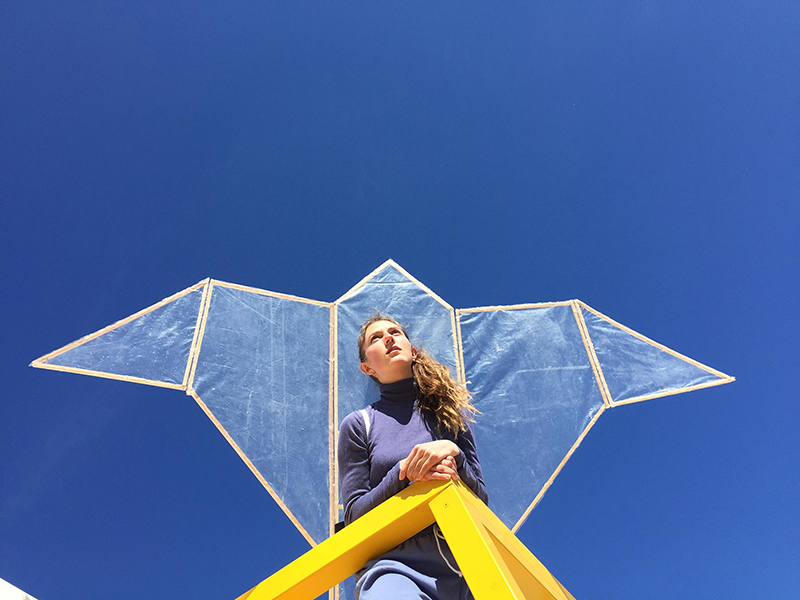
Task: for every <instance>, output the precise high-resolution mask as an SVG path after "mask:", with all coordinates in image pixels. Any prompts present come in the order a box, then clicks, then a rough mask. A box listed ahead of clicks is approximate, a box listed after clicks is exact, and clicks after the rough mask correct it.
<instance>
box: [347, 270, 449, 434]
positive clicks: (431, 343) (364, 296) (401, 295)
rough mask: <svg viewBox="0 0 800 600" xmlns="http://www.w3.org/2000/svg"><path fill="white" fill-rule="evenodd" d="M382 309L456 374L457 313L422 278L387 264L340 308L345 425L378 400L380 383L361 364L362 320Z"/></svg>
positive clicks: (417, 342) (413, 341)
mask: <svg viewBox="0 0 800 600" xmlns="http://www.w3.org/2000/svg"><path fill="white" fill-rule="evenodd" d="M377 310H380V311H381V312H382V313H384V314H387V315H389V316H391V317H394V318H395V319H397V320H398V321H399V322H400V323H401V324H403V325H404V326H405V329H406V332H407V333H408V335H409V337H410V338H411V341H412V343H413V344H414V345H416V346H417V347H419V348H424V349H425V350H426V351H427V352H428V353H429V354H431V355H432V356H433V357H434V358H436V360H438V361H439V362H441V363H442V364H443V365H446V366H447V367H449V368H450V371H451V373H452V374H453V377H456V352H455V344H454V341H453V319H452V312H451V310H450V309H448V308H447V307H445V306H443V305H442V304H441V303H440V302H438V301H437V300H436V299H435V298H434V297H433V296H431V295H430V294H429V293H428V292H426V291H425V290H424V289H423V288H422V287H420V286H419V285H418V284H417V283H416V282H414V281H411V280H410V279H408V278H407V277H406V276H405V275H404V274H403V273H402V272H400V271H399V270H397V269H396V268H394V267H393V266H391V265H387V266H386V267H384V268H383V269H381V270H380V271H379V272H378V273H376V274H375V275H374V276H373V277H372V278H371V279H370V280H369V281H368V282H366V283H365V284H364V285H362V286H361V287H360V288H359V289H358V290H357V291H356V292H355V293H354V294H352V295H351V296H349V297H347V298H346V299H345V300H343V301H342V302H341V303H339V304H338V307H337V338H338V352H339V354H338V371H339V373H338V375H339V390H338V392H339V423H341V421H342V419H344V418H345V417H346V416H347V415H348V414H349V413H350V412H352V411H354V410H359V409H361V408H364V407H365V406H366V405H367V404H370V403H372V402H374V401H375V400H377V399H378V386H377V385H376V384H375V383H374V382H373V381H372V380H371V379H370V378H369V377H367V376H366V375H364V374H363V373H362V372H361V371H360V370H359V368H358V365H359V358H358V347H357V345H356V340H357V339H358V332H359V330H360V328H361V324H362V323H363V322H364V321H366V320H367V319H368V318H369V317H371V316H372V315H374V314H375V312H376V311H377Z"/></svg>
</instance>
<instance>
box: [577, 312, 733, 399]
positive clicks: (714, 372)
mask: <svg viewBox="0 0 800 600" xmlns="http://www.w3.org/2000/svg"><path fill="white" fill-rule="evenodd" d="M576 302H577V303H578V304H580V305H581V307H583V308H585V309H586V310H588V311H589V312H591V313H594V314H595V315H596V316H598V317H600V318H601V319H603V320H604V321H606V322H608V323H611V324H612V325H613V326H614V327H617V328H618V329H621V330H622V331H624V332H626V333H629V334H630V335H632V336H634V337H635V338H638V339H639V340H641V341H643V342H646V343H648V344H650V345H652V346H655V347H656V348H658V349H659V350H662V351H663V352H666V353H667V354H671V355H672V356H674V357H675V358H679V359H681V360H683V361H685V362H687V363H689V364H691V365H694V366H695V367H697V368H699V369H702V370H704V371H706V372H707V373H711V374H712V375H716V376H717V377H719V378H720V379H724V380H725V381H722V382H720V383H730V382H731V381H733V380H734V378H733V377H731V376H730V375H727V374H725V373H723V372H722V371H717V370H716V369H714V368H712V367H709V366H708V365H704V364H703V363H701V362H699V361H696V360H694V359H693V358H689V357H688V356H686V355H685V354H681V353H680V352H677V351H675V350H673V349H672V348H668V347H667V346H665V345H664V344H659V343H658V342H656V341H655V340H651V339H650V338H649V337H647V336H645V335H642V334H641V333H639V332H638V331H634V330H633V329H631V328H630V327H626V326H625V325H623V324H622V323H619V322H617V321H615V320H614V319H612V318H611V317H609V316H606V315H604V314H603V313H601V312H600V311H598V310H595V309H593V308H592V307H591V306H589V305H588V304H586V303H585V302H583V301H581V300H576ZM691 389H695V388H694V387H692V388H691ZM674 393H680V392H674ZM659 395H669V394H659ZM653 397H654V398H657V397H658V396H653ZM623 402H627V401H623ZM617 404H620V403H617Z"/></svg>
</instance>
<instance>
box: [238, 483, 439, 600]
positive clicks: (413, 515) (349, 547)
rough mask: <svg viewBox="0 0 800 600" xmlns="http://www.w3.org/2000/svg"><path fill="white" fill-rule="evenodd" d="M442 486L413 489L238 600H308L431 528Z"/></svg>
mask: <svg viewBox="0 0 800 600" xmlns="http://www.w3.org/2000/svg"><path fill="white" fill-rule="evenodd" d="M446 487H447V485H442V483H441V482H427V483H415V484H414V485H411V486H409V487H407V488H406V489H404V490H403V491H402V492H400V493H399V494H397V495H395V496H392V497H391V498H389V499H388V500H387V501H386V502H384V503H383V504H381V505H379V506H377V507H375V508H374V509H373V510H371V511H370V512H369V513H367V514H366V515H364V516H363V517H361V518H360V519H357V520H356V521H354V522H353V523H351V524H350V525H348V526H347V527H345V528H344V529H343V530H342V531H340V532H339V533H337V534H335V535H333V536H331V537H329V538H328V539H327V540H325V541H324V542H322V543H321V544H319V545H317V546H315V547H314V548H312V549H311V550H309V551H308V552H306V553H305V554H303V555H302V556H301V557H299V558H298V559H297V560H295V561H294V562H292V563H289V564H288V565H287V566H285V567H284V568H283V569H281V570H280V571H278V572H277V573H275V574H274V575H272V576H271V577H269V578H268V579H265V580H264V581H262V582H261V583H260V584H258V585H257V586H256V587H254V588H253V589H252V590H250V591H249V592H246V593H245V594H243V595H242V596H240V597H239V598H238V599H237V600H245V598H246V599H247V600H302V599H304V598H307V599H309V600H311V599H313V598H316V597H317V596H319V595H320V594H322V593H324V592H325V591H326V590H328V589H329V588H331V587H333V586H335V585H336V584H338V583H339V582H341V581H343V580H345V579H346V578H348V577H349V576H350V575H352V574H353V573H355V572H356V571H358V570H359V569H360V568H361V567H363V566H364V564H365V563H366V562H367V561H368V560H370V559H372V558H375V557H377V556H380V555H381V554H384V553H385V552H387V551H389V550H391V549H392V548H394V547H395V546H397V545H398V544H400V543H402V542H404V541H405V540H407V539H408V538H410V537H411V536H413V535H416V534H417V533H419V532H420V531H422V530H423V529H425V528H426V527H428V525H431V524H432V523H433V513H431V511H430V508H429V506H428V504H429V502H430V500H431V499H432V498H435V497H436V496H437V495H438V494H440V493H441V492H442V491H443V490H444V489H446Z"/></svg>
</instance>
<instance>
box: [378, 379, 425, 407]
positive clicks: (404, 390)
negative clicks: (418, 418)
mask: <svg viewBox="0 0 800 600" xmlns="http://www.w3.org/2000/svg"><path fill="white" fill-rule="evenodd" d="M378 387H379V388H380V390H381V400H386V401H388V402H402V403H407V402H414V401H415V400H416V396H415V394H414V378H413V377H409V378H408V379H401V380H400V381H395V382H392V383H379V384H378Z"/></svg>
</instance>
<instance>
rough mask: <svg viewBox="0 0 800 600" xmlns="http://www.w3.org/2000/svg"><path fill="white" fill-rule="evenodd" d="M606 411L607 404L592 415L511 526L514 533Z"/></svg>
mask: <svg viewBox="0 0 800 600" xmlns="http://www.w3.org/2000/svg"><path fill="white" fill-rule="evenodd" d="M605 411H606V407H605V406H601V407H600V410H598V411H597V414H596V415H595V416H593V417H592V420H591V421H589V424H588V425H587V426H586V428H585V429H584V430H583V431H582V432H581V434H580V435H579V436H578V439H577V440H575V443H574V444H572V447H571V448H570V449H569V451H568V452H567V454H566V455H565V456H564V458H563V459H561V462H560V463H559V465H558V467H556V470H555V471H553V473H552V475H550V478H549V479H548V480H547V482H546V483H545V484H544V486H542V489H541V490H539V493H538V494H536V498H534V499H533V502H531V503H530V504H529V505H528V508H526V509H525V512H524V513H522V516H521V517H520V518H519V520H517V522H516V523H515V524H514V526H513V527H512V528H511V531H512V532H513V533H516V532H517V530H519V528H520V527H522V524H523V523H525V520H526V519H527V518H528V515H530V514H531V511H532V510H533V509H534V508H535V507H536V505H537V504H539V501H540V500H541V499H542V496H544V493H545V492H546V491H547V490H548V489H549V488H550V485H551V484H552V483H553V481H554V480H555V478H556V476H557V475H558V474H559V473H560V472H561V469H563V468H564V465H565V464H567V461H568V460H569V459H570V457H571V456H572V455H573V453H574V452H575V450H577V448H578V446H580V445H581V442H582V441H583V438H585V437H586V434H587V433H589V430H590V429H591V428H592V427H594V424H595V423H597V420H598V419H599V418H600V415H602V414H603V413H604V412H605Z"/></svg>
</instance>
